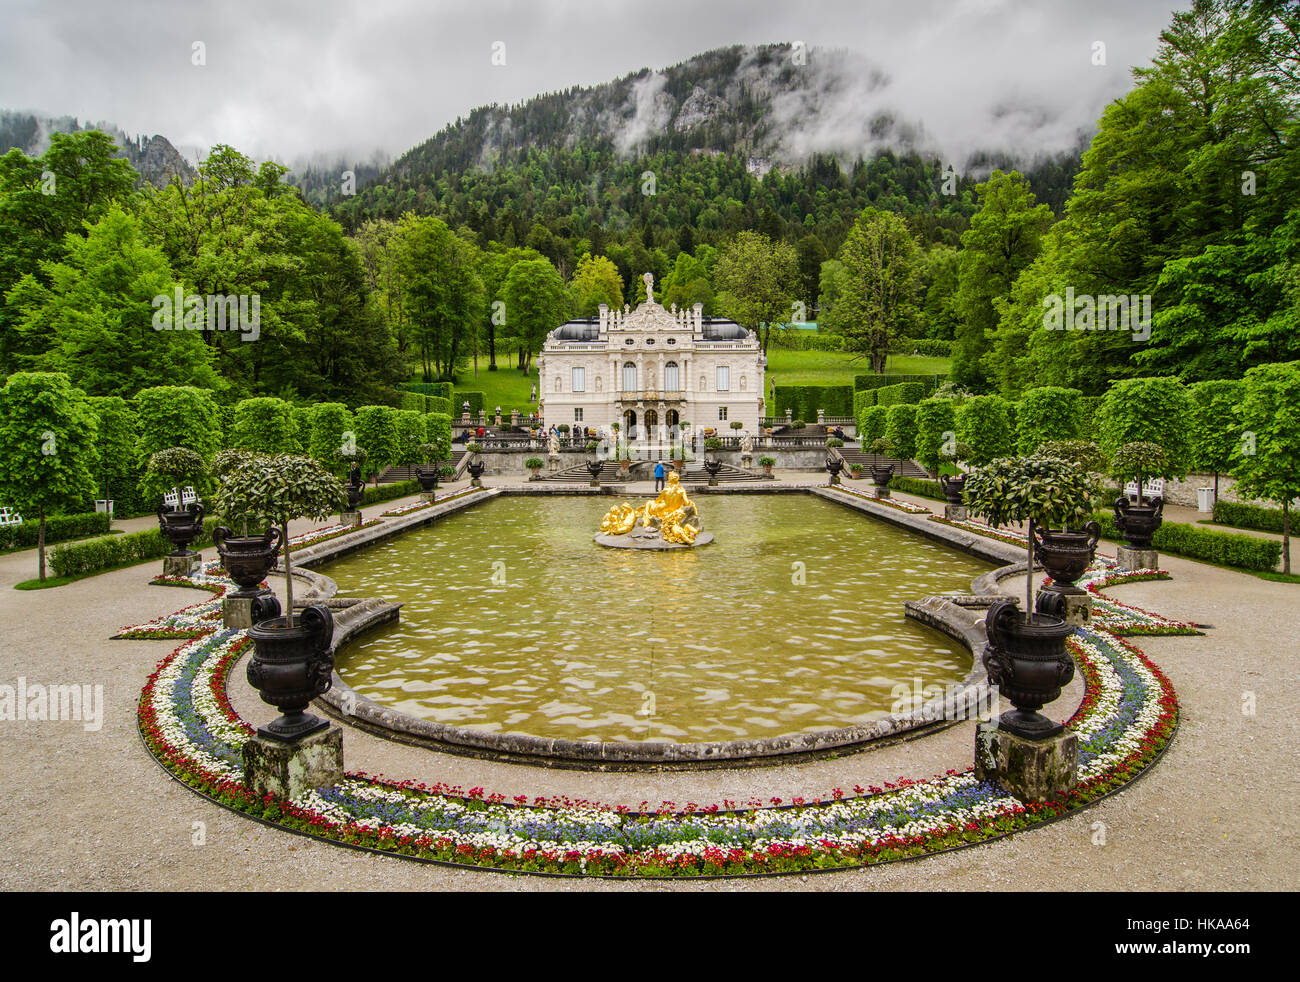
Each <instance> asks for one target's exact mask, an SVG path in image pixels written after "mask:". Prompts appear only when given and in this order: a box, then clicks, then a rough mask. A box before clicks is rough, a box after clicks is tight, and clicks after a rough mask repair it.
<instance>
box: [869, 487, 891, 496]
mask: <svg viewBox="0 0 1300 982" xmlns="http://www.w3.org/2000/svg"><path fill="white" fill-rule="evenodd" d="M871 493H872V495H873V496H874V497H877V498H888V497H889V488H882V487H881V486H880V485H879V484H873V485H871Z"/></svg>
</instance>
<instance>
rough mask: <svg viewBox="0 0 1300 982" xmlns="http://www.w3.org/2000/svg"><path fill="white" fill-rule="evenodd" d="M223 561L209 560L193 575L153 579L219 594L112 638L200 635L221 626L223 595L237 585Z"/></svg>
mask: <svg viewBox="0 0 1300 982" xmlns="http://www.w3.org/2000/svg"><path fill="white" fill-rule="evenodd" d="M220 567H221V564H220V562H219V561H217V562H208V563H207V564H206V565H205V566H204V568H203V571H202V572H200V573H196V574H194V575H193V576H158V577H155V578H154V579H152V580H150V581H149V582H150V584H151V585H153V586H187V587H193V588H195V589H198V590H207V591H209V592H210V593H215V594H216V596H215V597H211V598H209V599H207V600H201V601H199V602H198V603H196V604H190V606H188V607H185V608H182V609H181V610H178V611H176V612H175V613H173V614H164V615H163V616H162V617H157V618H155V619H154V620H151V621H150V622H149V623H147V624H138V625H136V626H134V627H124V628H122V630H121V631H119V632H118V633H117V634H114V635H113V637H112V638H110V639H109V640H110V641H136V640H147V639H151V638H153V639H158V640H179V639H181V638H197V637H201V636H202V635H204V634H209V633H211V632H212V631H214V630H217V629H219V628H220V627H221V598H222V597H223V596H224V595H225V593H226V590H227V589H229V588H230V587H232V586H234V584H233V582H232V581H231V580H229V579H227V578H226V577H225V576H224V575H222V574H224V572H225V571H224V570H222V569H221V568H220Z"/></svg>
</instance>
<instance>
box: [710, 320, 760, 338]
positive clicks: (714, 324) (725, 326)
mask: <svg viewBox="0 0 1300 982" xmlns="http://www.w3.org/2000/svg"><path fill="white" fill-rule="evenodd" d="M700 333H701V336H702V337H703V339H704V340H705V341H744V340H745V339H746V338H748V337H749V331H747V330H745V328H743V327H741V326H740V325H739V324H737V323H736V322H735V321H705V322H704V323H703V324H702V325H700Z"/></svg>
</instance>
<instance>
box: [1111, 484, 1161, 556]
mask: <svg viewBox="0 0 1300 982" xmlns="http://www.w3.org/2000/svg"><path fill="white" fill-rule="evenodd" d="M1164 510H1165V499H1164V498H1152V499H1151V500H1150V501H1147V502H1144V503H1143V504H1134V503H1133V502H1132V501H1130V500H1129V499H1128V497H1127V496H1125V495H1120V496H1119V497H1118V498H1116V499H1115V527H1116V528H1117V529H1119V531H1120V534H1121V535H1123V536H1124V541H1125V542H1127V543H1128V544H1129V545H1130V546H1132V547H1133V548H1134V549H1150V548H1151V537H1152V536H1153V535H1155V534H1156V529H1158V528H1160V525H1161V523H1162V522H1164Z"/></svg>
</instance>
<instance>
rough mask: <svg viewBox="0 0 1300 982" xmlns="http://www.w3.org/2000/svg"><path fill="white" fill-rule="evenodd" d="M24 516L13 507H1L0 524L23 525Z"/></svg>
mask: <svg viewBox="0 0 1300 982" xmlns="http://www.w3.org/2000/svg"><path fill="white" fill-rule="evenodd" d="M22 523H23V516H22V515H20V514H18V512H16V511H14V510H13V509H12V508H0V526H4V525H21V524H22Z"/></svg>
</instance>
